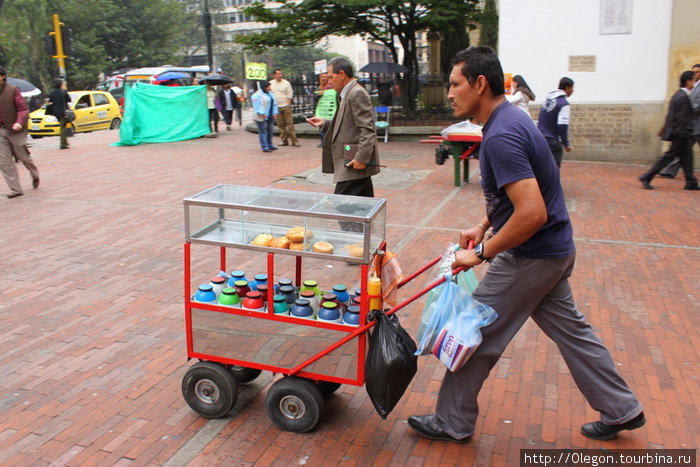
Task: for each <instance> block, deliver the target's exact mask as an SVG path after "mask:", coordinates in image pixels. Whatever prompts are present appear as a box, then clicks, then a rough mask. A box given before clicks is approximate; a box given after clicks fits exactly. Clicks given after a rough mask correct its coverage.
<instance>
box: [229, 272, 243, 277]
mask: <svg viewBox="0 0 700 467" xmlns="http://www.w3.org/2000/svg"><path fill="white" fill-rule="evenodd" d="M231 275H232V276H233V277H243V276H245V271H231Z"/></svg>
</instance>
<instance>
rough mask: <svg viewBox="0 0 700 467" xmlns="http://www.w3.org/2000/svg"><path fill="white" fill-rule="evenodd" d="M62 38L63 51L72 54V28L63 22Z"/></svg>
mask: <svg viewBox="0 0 700 467" xmlns="http://www.w3.org/2000/svg"><path fill="white" fill-rule="evenodd" d="M61 39H62V41H63V53H64V54H65V55H72V54H73V38H72V37H71V29H70V28H69V27H68V26H66V25H65V24H61Z"/></svg>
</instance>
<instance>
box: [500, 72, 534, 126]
mask: <svg viewBox="0 0 700 467" xmlns="http://www.w3.org/2000/svg"><path fill="white" fill-rule="evenodd" d="M513 83H514V86H513V94H512V95H510V96H506V98H507V99H508V102H510V103H511V104H513V105H514V106H516V107H518V108H520V109H522V111H523V112H525V113H526V114H528V116H529V115H530V101H534V100H535V93H534V92H532V89H530V86H528V85H527V83H526V82H525V78H523V77H522V76H520V75H515V76H513Z"/></svg>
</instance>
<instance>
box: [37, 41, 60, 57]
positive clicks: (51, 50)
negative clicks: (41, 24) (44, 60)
mask: <svg viewBox="0 0 700 467" xmlns="http://www.w3.org/2000/svg"><path fill="white" fill-rule="evenodd" d="M41 40H42V41H43V42H44V50H46V53H47V54H49V55H51V56H52V57H55V56H56V54H57V52H56V40H55V39H54V36H46V37H42V38H41Z"/></svg>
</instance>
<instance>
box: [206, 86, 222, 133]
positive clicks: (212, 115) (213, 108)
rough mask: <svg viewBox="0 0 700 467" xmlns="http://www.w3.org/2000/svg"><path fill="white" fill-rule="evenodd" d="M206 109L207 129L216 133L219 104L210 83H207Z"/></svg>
mask: <svg viewBox="0 0 700 467" xmlns="http://www.w3.org/2000/svg"><path fill="white" fill-rule="evenodd" d="M207 109H209V129H210V131H211V132H212V133H218V132H219V112H220V111H221V102H219V98H218V96H217V95H216V90H215V89H214V87H213V86H212V85H211V84H210V83H207Z"/></svg>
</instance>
